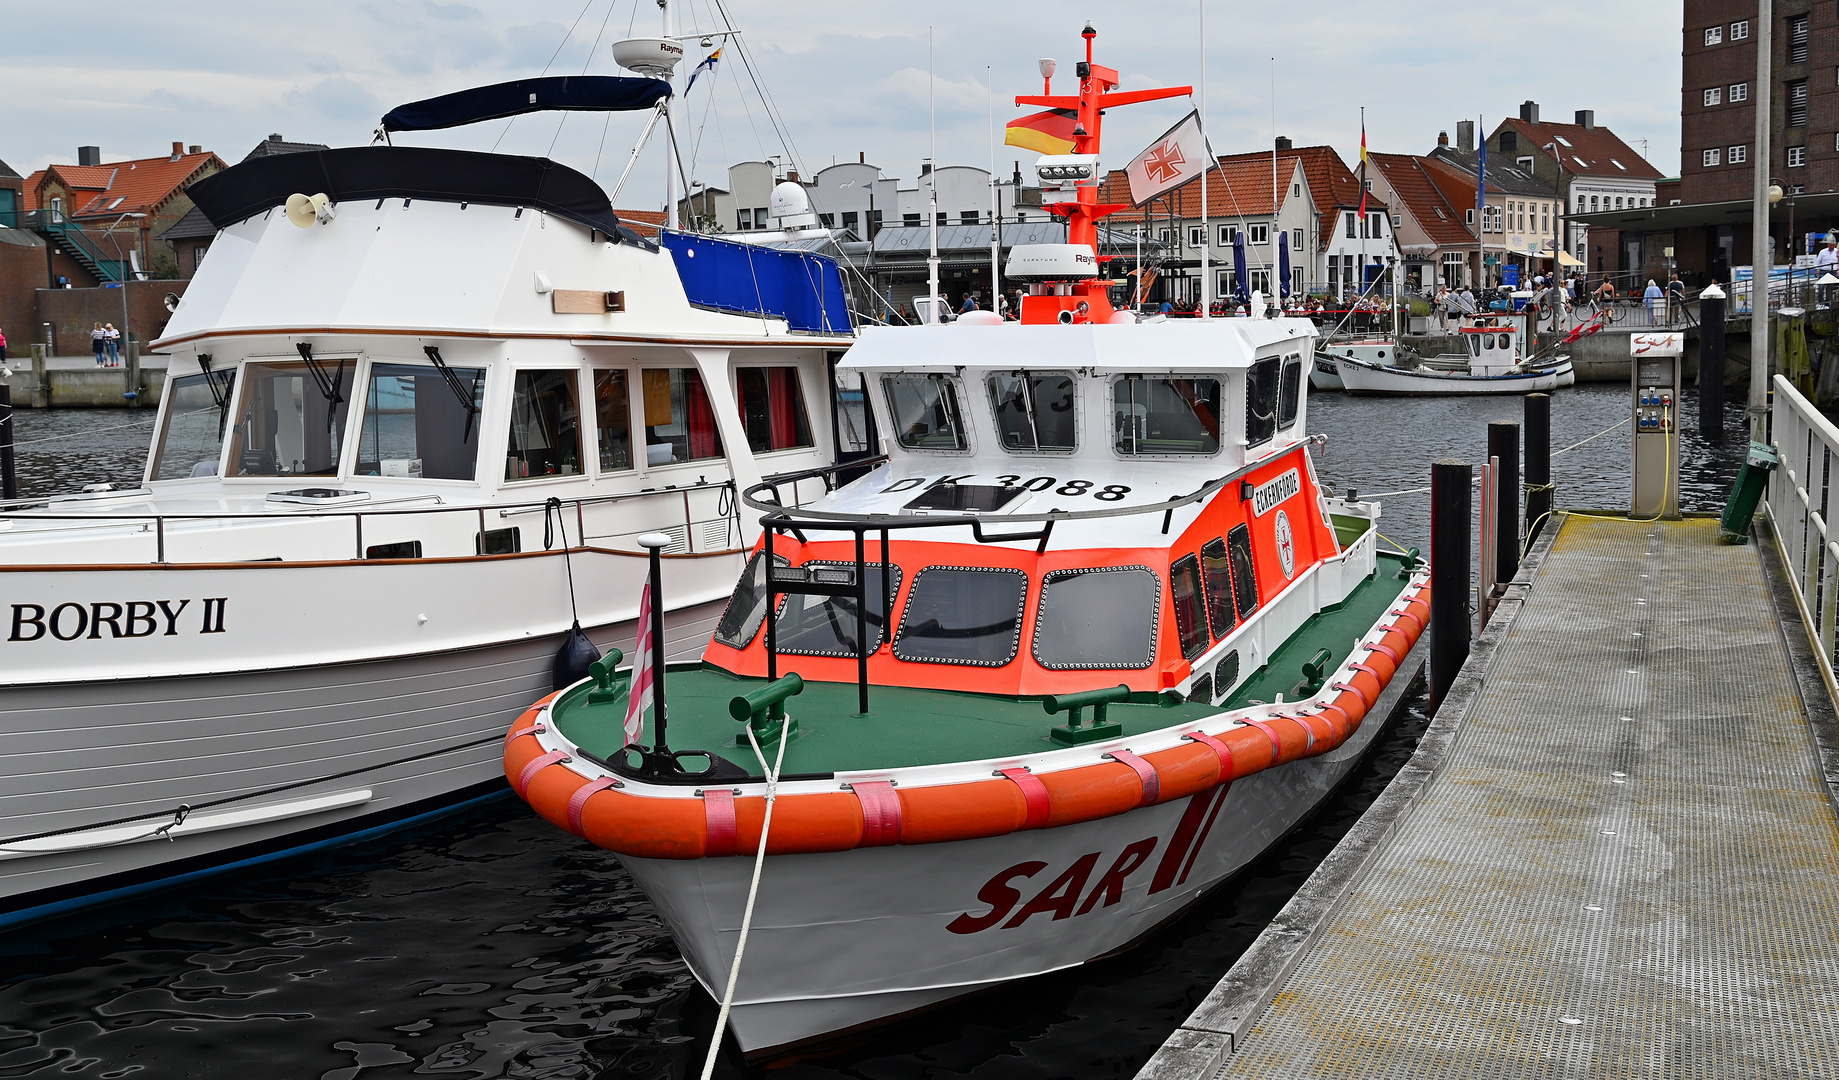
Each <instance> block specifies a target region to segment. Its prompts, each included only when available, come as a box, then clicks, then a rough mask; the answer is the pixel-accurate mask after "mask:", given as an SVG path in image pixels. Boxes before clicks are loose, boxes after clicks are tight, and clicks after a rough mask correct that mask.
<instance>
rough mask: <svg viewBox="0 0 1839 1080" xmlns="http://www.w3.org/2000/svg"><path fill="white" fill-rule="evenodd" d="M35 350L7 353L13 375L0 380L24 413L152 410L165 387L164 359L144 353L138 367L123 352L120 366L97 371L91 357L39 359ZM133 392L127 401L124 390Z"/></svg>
mask: <svg viewBox="0 0 1839 1080" xmlns="http://www.w3.org/2000/svg"><path fill="white" fill-rule="evenodd" d="M37 353H38V350H37V348H36V347H28V348H25V349H20V348H14V349H9V350H8V352H7V359H6V366H7V367H9V368H11V369H12V372H13V374H12V375H11V377H9V378H6V379H0V382H4V383H6V385H8V386H10V387H12V388H13V404H14V405H17V406H19V407H21V408H29V409H45V408H57V409H72V408H75V409H84V408H88V409H99V408H108V409H121V408H142V409H151V408H154V407H156V406H158V405H159V403H160V392H161V391H162V390H163V389H165V386H166V355H165V354H164V353H146V354H143V355H141V356H140V357H139V366H138V368H137V367H136V366H135V365H134V364H133V363H131V362H130V358H129V356H128V354H127V351H126V350H123V352H122V357H121V366H120V367H97V366H96V358H95V357H94V356H91V355H88V354H85V355H82V356H40V355H37ZM130 390H134V391H137V392H138V396H137V397H133V398H130V397H128V396H127V395H128V392H129V391H130Z"/></svg>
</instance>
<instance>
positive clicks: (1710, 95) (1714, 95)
mask: <svg viewBox="0 0 1839 1080" xmlns="http://www.w3.org/2000/svg"><path fill="white" fill-rule="evenodd" d="M1723 98H1724V88H1723V87H1720V86H1714V87H1712V88H1711V89H1709V90H1707V91H1705V104H1707V105H1718V104H1721V103H1722V102H1723Z"/></svg>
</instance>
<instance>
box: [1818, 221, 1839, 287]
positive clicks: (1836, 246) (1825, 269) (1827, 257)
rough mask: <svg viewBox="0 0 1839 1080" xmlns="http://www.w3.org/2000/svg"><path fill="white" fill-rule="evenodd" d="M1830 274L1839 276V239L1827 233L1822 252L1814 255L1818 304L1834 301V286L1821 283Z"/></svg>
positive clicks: (1821, 246)
mask: <svg viewBox="0 0 1839 1080" xmlns="http://www.w3.org/2000/svg"><path fill="white" fill-rule="evenodd" d="M1828 274H1832V275H1834V276H1836V277H1839V240H1835V239H1834V238H1833V235H1832V234H1831V233H1828V234H1827V235H1826V242H1825V243H1824V244H1822V245H1820V253H1819V254H1818V255H1815V256H1814V257H1813V277H1814V283H1815V285H1816V286H1818V289H1817V291H1816V292H1815V294H1814V302H1815V303H1816V304H1830V303H1832V299H1833V287H1832V286H1831V285H1820V284H1819V281H1820V279H1821V278H1823V277H1825V276H1826V275H1828Z"/></svg>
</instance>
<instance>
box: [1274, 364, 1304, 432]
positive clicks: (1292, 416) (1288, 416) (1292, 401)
mask: <svg viewBox="0 0 1839 1080" xmlns="http://www.w3.org/2000/svg"><path fill="white" fill-rule="evenodd" d="M1302 401H1303V358H1302V357H1301V356H1300V355H1291V356H1286V357H1284V358H1283V387H1282V389H1281V390H1280V391H1279V393H1278V395H1277V426H1278V427H1280V428H1287V427H1289V426H1290V425H1291V424H1294V423H1296V415H1297V413H1299V412H1301V411H1302Z"/></svg>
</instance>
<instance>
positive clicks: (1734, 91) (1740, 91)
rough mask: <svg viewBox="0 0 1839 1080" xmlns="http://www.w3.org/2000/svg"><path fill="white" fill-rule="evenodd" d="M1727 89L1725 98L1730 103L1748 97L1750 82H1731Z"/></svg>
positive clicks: (1747, 98)
mask: <svg viewBox="0 0 1839 1080" xmlns="http://www.w3.org/2000/svg"><path fill="white" fill-rule="evenodd" d="M1729 89H1730V92H1729V93H1728V94H1726V95H1725V99H1726V100H1727V101H1729V102H1730V103H1731V104H1732V105H1735V104H1736V103H1737V102H1739V101H1748V100H1749V99H1750V84H1749V83H1747V82H1740V83H1731V84H1730V88H1729Z"/></svg>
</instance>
